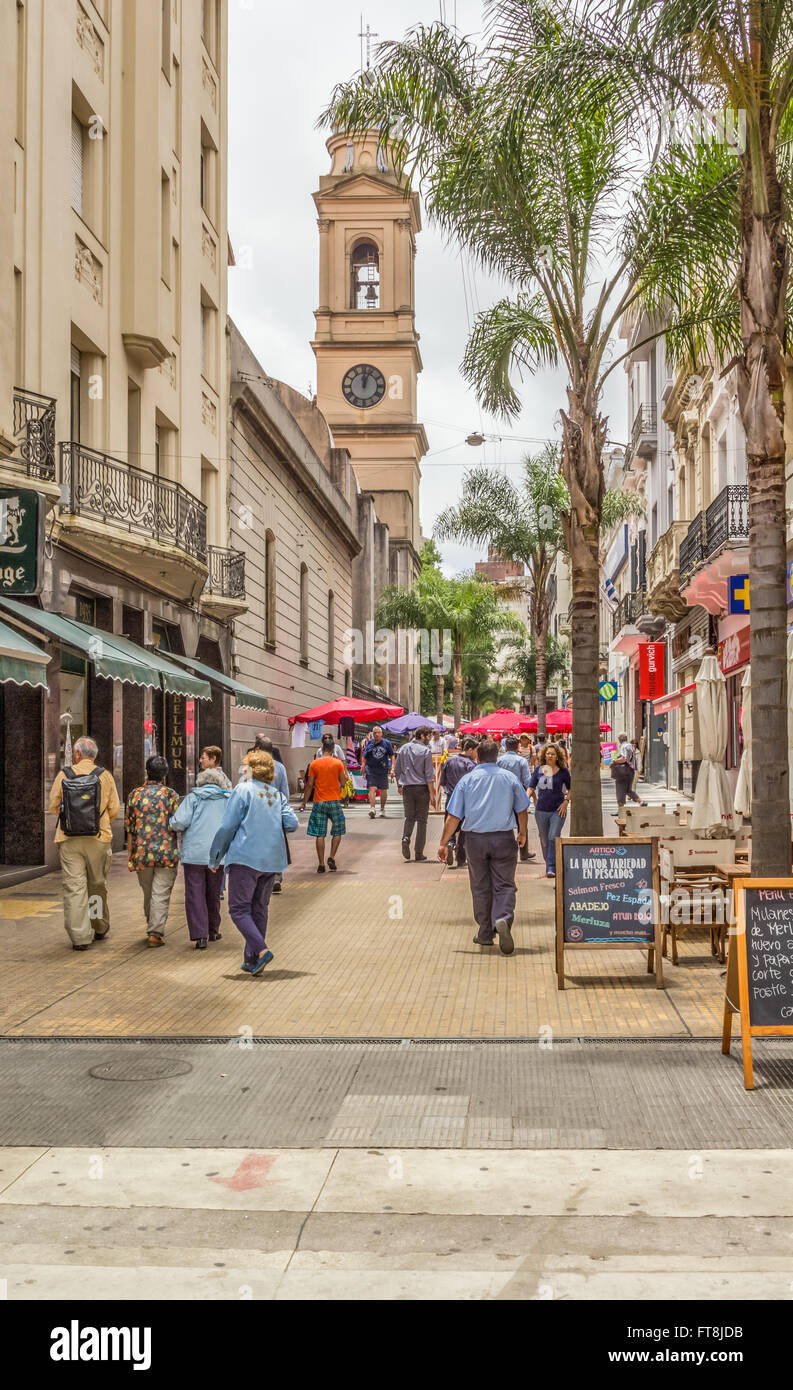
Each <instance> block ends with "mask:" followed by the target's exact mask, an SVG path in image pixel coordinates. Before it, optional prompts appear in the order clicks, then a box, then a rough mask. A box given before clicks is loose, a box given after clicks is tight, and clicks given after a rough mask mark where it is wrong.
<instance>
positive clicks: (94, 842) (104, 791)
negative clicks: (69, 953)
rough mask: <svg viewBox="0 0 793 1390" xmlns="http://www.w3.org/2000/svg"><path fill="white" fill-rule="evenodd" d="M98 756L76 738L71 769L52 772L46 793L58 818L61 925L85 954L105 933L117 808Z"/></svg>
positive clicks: (88, 742) (92, 746) (91, 744)
mask: <svg viewBox="0 0 793 1390" xmlns="http://www.w3.org/2000/svg"><path fill="white" fill-rule="evenodd" d="M98 756H99V748H98V746H97V744H96V743H95V742H94V740H93V739H92V738H78V739H77V741H76V743H75V745H74V749H73V756H72V766H71V767H67V768H64V769H63V771H62V772H59V773H58V775H57V777H56V778H55V781H54V782H53V784H52V790H51V791H50V804H49V811H50V815H51V816H57V817H58V825H57V828H56V831H55V843H56V845H57V846H58V854H59V856H60V861H61V872H62V875H63V925H64V926H65V928H66V934H67V936H68V937H69V940H70V941H71V943H72V947H73V949H74V950H75V951H87V950H88V947H89V946H90V945H92V943H93V942H94V941H101V940H103V938H104V937H106V936H107V934H108V932H109V931H110V913H109V911H108V907H107V877H108V874H109V872H110V865H111V862H112V858H113V848H112V845H113V832H112V830H111V828H110V822H111V821H112V820H115V818H116V816H117V815H118V813H119V809H120V806H119V800H118V792H117V791H116V784H115V782H114V781H113V777H112V775H111V774H110V773H109V772H108V771H107V770H106V769H105V768H103V767H101V766H100V765H99V764H98V763H97V758H98Z"/></svg>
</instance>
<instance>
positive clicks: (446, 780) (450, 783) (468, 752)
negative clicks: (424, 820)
mask: <svg viewBox="0 0 793 1390" xmlns="http://www.w3.org/2000/svg"><path fill="white" fill-rule="evenodd" d="M475 767H476V739H474V738H464V739H463V741H462V746H461V748H460V750H459V752H458V753H453V754H452V756H451V757H449V758H447V759H446V761H445V763H443V764H442V765H441V786H442V787H443V790H444V791H445V793H446V810H447V811H448V809H449V802H450V801H451V798H452V792H453V791H454V789H455V787H456V786H457V783H458V782H459V781H460V778H461V777H465V776H466V774H467V773H469V772H473V770H474V768H475ZM447 845H448V848H449V854H448V856H447V859H446V867H447V869H453V868H455V858H456V860H457V863H456V867H457V868H458V869H463V868H465V865H466V863H467V860H466V857H465V831H464V830H457V831H455V833H454V834H453V835H450V837H449V839H448V840H447Z"/></svg>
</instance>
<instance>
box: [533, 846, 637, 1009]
mask: <svg viewBox="0 0 793 1390" xmlns="http://www.w3.org/2000/svg"><path fill="white" fill-rule="evenodd" d="M660 901H661V896H660V883H659V877H658V841H657V839H652V838H651V839H644V840H643V839H639V838H635V839H631V838H629V837H627V836H623V837H622V838H621V839H619V840H606V839H596V838H594V837H592V838H591V839H580V838H571V839H566V840H562V839H558V840H557V841H556V982H557V985H558V987H559V989H564V978H565V964H564V955H565V951H580V950H587V951H603V950H611V951H624V950H630V949H635V948H638V949H639V950H642V951H646V952H647V972H648V974H652V973H653V972H654V973H655V984H656V988H657V989H663V988H664V975H663V964H662V945H663V941H662V926H661V914H660Z"/></svg>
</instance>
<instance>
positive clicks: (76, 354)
mask: <svg viewBox="0 0 793 1390" xmlns="http://www.w3.org/2000/svg"><path fill="white" fill-rule="evenodd" d="M71 371H72V376H79V375H80V349H79V348H76V347H75V346H74V343H72V361H71Z"/></svg>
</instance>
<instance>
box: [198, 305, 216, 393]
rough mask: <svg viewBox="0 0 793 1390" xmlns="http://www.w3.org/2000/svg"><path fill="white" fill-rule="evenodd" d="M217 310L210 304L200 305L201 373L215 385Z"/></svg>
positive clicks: (211, 384)
mask: <svg viewBox="0 0 793 1390" xmlns="http://www.w3.org/2000/svg"><path fill="white" fill-rule="evenodd" d="M216 330H217V310H216V309H215V307H214V305H212V304H202V305H201V375H202V376H203V377H204V378H205V380H206V381H208V382H209V384H210V386H214V385H215V349H216V343H217V331H216Z"/></svg>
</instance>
